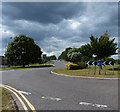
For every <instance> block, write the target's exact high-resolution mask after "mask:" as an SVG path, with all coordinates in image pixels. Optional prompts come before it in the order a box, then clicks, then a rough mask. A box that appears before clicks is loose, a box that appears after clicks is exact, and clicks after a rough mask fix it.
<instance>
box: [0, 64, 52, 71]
mask: <svg viewBox="0 0 120 112" xmlns="http://www.w3.org/2000/svg"><path fill="white" fill-rule="evenodd" d="M52 66H53V65H51V64H30V65H29V66H28V65H26V66H25V67H22V66H11V67H2V68H0V70H15V69H30V68H41V67H52Z"/></svg>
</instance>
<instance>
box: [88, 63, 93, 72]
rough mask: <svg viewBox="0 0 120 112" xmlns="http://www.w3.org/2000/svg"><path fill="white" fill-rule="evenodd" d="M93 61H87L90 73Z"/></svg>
mask: <svg viewBox="0 0 120 112" xmlns="http://www.w3.org/2000/svg"><path fill="white" fill-rule="evenodd" d="M92 63H93V62H92V61H88V62H87V65H88V74H90V65H92Z"/></svg>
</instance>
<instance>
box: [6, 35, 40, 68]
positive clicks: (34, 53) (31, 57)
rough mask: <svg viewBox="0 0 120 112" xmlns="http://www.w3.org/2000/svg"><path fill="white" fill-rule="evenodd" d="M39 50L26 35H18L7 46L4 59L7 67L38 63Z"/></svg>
mask: <svg viewBox="0 0 120 112" xmlns="http://www.w3.org/2000/svg"><path fill="white" fill-rule="evenodd" d="M41 54H42V51H41V48H40V47H39V46H38V45H36V44H35V42H34V39H33V38H31V37H28V36H26V35H19V36H16V37H15V38H14V40H13V41H12V42H10V43H9V44H8V47H7V51H6V52H5V58H6V60H7V63H8V64H9V65H23V67H25V65H29V64H30V63H36V62H39V61H40V59H41Z"/></svg>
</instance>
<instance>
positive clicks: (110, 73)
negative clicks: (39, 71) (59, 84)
mask: <svg viewBox="0 0 120 112" xmlns="http://www.w3.org/2000/svg"><path fill="white" fill-rule="evenodd" d="M119 71H120V69H118V67H115V68H114V74H113V71H112V67H110V66H107V67H106V75H105V72H104V67H102V69H101V74H99V73H98V67H96V74H95V75H94V67H93V66H92V67H90V73H89V74H88V68H86V69H78V70H67V69H66V68H62V69H56V70H53V72H55V73H58V74H64V75H72V76H85V77H101V78H120V74H119Z"/></svg>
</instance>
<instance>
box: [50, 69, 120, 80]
mask: <svg viewBox="0 0 120 112" xmlns="http://www.w3.org/2000/svg"><path fill="white" fill-rule="evenodd" d="M50 73H51V74H55V75H59V76H65V77H72V78H77V77H78V78H84V79H103V80H118V79H120V78H102V77H85V76H72V75H65V74H58V73H55V72H53V71H50Z"/></svg>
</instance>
